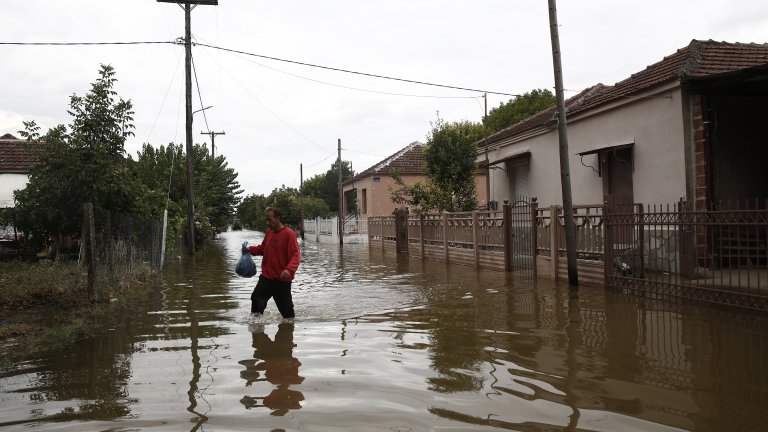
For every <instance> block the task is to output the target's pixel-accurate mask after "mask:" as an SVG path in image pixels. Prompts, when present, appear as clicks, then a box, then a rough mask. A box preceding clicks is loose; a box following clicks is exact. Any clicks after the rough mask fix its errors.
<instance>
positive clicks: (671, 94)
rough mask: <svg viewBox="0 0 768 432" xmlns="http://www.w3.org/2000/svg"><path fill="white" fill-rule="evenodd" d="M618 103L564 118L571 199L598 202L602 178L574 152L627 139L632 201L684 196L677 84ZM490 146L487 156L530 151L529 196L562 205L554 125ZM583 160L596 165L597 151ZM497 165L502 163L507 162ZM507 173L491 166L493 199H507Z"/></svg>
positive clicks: (494, 157)
mask: <svg viewBox="0 0 768 432" xmlns="http://www.w3.org/2000/svg"><path fill="white" fill-rule="evenodd" d="M660 90H661V91H660ZM618 104H620V105H618V106H614V107H609V108H607V109H603V110H602V111H599V112H595V111H593V112H592V113H591V114H589V115H581V116H579V117H575V118H574V119H572V120H569V122H568V142H569V153H570V155H571V156H570V158H569V161H570V171H571V190H572V195H573V203H574V204H598V203H601V202H602V201H603V184H602V179H601V178H600V177H599V176H598V174H597V173H596V172H595V171H593V170H592V168H589V167H586V166H584V165H582V161H581V157H580V156H578V153H581V152H585V151H589V150H596V149H600V148H605V147H611V146H616V145H622V144H630V143H634V149H633V158H634V172H633V176H632V180H633V189H634V200H635V202H641V203H672V202H676V201H677V200H679V199H680V198H681V197H684V196H685V159H684V157H685V152H684V145H685V144H684V139H685V138H684V134H683V128H684V122H683V109H682V101H681V92H680V88H679V86H677V85H675V86H673V87H671V88H666V89H657V90H656V91H655V92H654V93H652V94H646V95H643V96H638V97H633V98H631V99H629V98H628V100H624V101H620V102H619V103H618ZM515 140H518V141H517V142H515ZM497 146H498V147H497ZM494 147H496V148H495V149H493V148H492V149H491V150H489V157H488V159H489V160H491V161H493V160H500V159H503V158H505V157H508V156H512V155H515V154H519V153H523V152H525V151H530V186H529V188H530V189H529V193H530V195H531V196H535V197H537V198H538V202H539V204H540V205H542V206H548V205H553V204H562V190H561V186H560V164H559V156H558V154H559V153H558V132H557V128H553V129H551V130H549V131H547V132H543V133H540V134H538V135H534V136H531V137H529V138H527V139H522V140H521V139H520V137H517V138H514V137H513V138H509V139H506V140H504V141H501V142H500V143H498V144H496V145H494ZM483 159H484V156H483ZM583 162H584V164H586V165H591V166H593V167H594V168H595V170H597V169H598V157H597V155H596V154H591V155H587V156H584V158H583ZM497 166H499V167H502V168H506V164H499V165H497ZM507 175H508V173H507V172H506V171H505V170H502V169H491V176H492V177H491V196H492V199H494V200H496V201H499V202H503V201H504V200H505V199H508V200H511V197H510V191H509V182H508V180H507Z"/></svg>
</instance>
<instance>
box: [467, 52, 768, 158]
mask: <svg viewBox="0 0 768 432" xmlns="http://www.w3.org/2000/svg"><path fill="white" fill-rule="evenodd" d="M765 65H768V44H755V43H729V42H716V41H713V40H708V41H700V40H693V41H691V43H690V44H688V46H686V47H684V48H680V49H679V50H677V52H675V53H674V54H671V55H669V56H667V57H664V59H662V60H661V61H659V62H657V63H654V64H652V65H650V66H648V67H646V68H645V69H644V70H642V71H640V72H637V73H635V74H632V75H631V76H630V77H629V78H627V79H625V80H622V81H619V82H617V83H616V84H614V85H612V86H605V85H603V84H597V85H595V86H592V87H590V88H588V89H585V90H583V91H582V92H580V93H579V94H577V95H576V96H573V97H571V98H569V99H568V100H566V102H565V106H566V112H567V114H568V115H574V114H577V113H582V112H586V111H589V110H591V109H594V108H597V107H599V106H602V105H605V104H607V103H610V102H613V101H616V100H618V99H620V98H623V97H627V96H631V95H634V94H637V93H639V92H641V91H644V90H647V89H650V88H653V87H655V86H658V85H661V84H664V83H669V82H673V81H678V82H684V81H687V80H690V79H700V78H705V77H713V76H717V75H721V74H727V73H731V72H736V71H740V70H744V69H749V68H754V67H758V66H765ZM555 108H556V107H550V108H547V109H545V110H543V111H540V112H539V113H537V114H534V115H533V116H531V117H529V118H527V119H525V120H522V121H520V122H518V123H516V124H514V125H512V126H510V127H508V128H506V129H503V130H501V131H499V132H497V133H495V134H493V135H491V136H489V137H488V138H487V141H489V142H496V141H500V140H502V139H504V138H508V137H511V136H515V135H517V134H519V133H521V132H524V131H527V130H530V129H534V128H537V127H541V126H545V125H547V124H549V123H551V124H553V125H554V124H556V123H555V121H556V119H555ZM483 143H484V142H483V141H479V142H478V144H479V145H483Z"/></svg>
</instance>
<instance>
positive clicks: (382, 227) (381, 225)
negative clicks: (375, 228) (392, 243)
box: [379, 216, 385, 252]
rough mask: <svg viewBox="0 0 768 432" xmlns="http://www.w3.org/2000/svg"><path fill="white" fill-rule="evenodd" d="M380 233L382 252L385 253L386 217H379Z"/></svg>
mask: <svg viewBox="0 0 768 432" xmlns="http://www.w3.org/2000/svg"><path fill="white" fill-rule="evenodd" d="M379 232H380V233H381V252H384V251H385V249H384V216H380V217H379Z"/></svg>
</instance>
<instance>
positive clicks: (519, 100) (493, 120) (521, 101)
mask: <svg viewBox="0 0 768 432" xmlns="http://www.w3.org/2000/svg"><path fill="white" fill-rule="evenodd" d="M553 105H555V95H553V94H552V92H551V91H549V90H547V89H535V90H531V91H529V92H527V93H524V94H522V95H520V96H516V97H515V98H514V99H510V100H509V101H507V102H506V103H501V104H499V106H498V107H496V108H493V109H491V112H489V113H488V116H487V117H486V118H485V121H484V122H483V123H484V124H485V127H486V129H487V133H488V134H492V133H494V132H498V131H500V130H502V129H504V128H507V127H509V126H512V125H513V124H515V123H518V122H519V121H521V120H525V119H526V118H528V117H530V116H532V115H534V114H536V113H538V112H540V111H542V110H545V109H547V108H549V107H551V106H553Z"/></svg>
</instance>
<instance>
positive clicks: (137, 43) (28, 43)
mask: <svg viewBox="0 0 768 432" xmlns="http://www.w3.org/2000/svg"><path fill="white" fill-rule="evenodd" d="M159 44H169V45H178V42H177V41H134V42H0V45H21V46H87V45H159Z"/></svg>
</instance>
